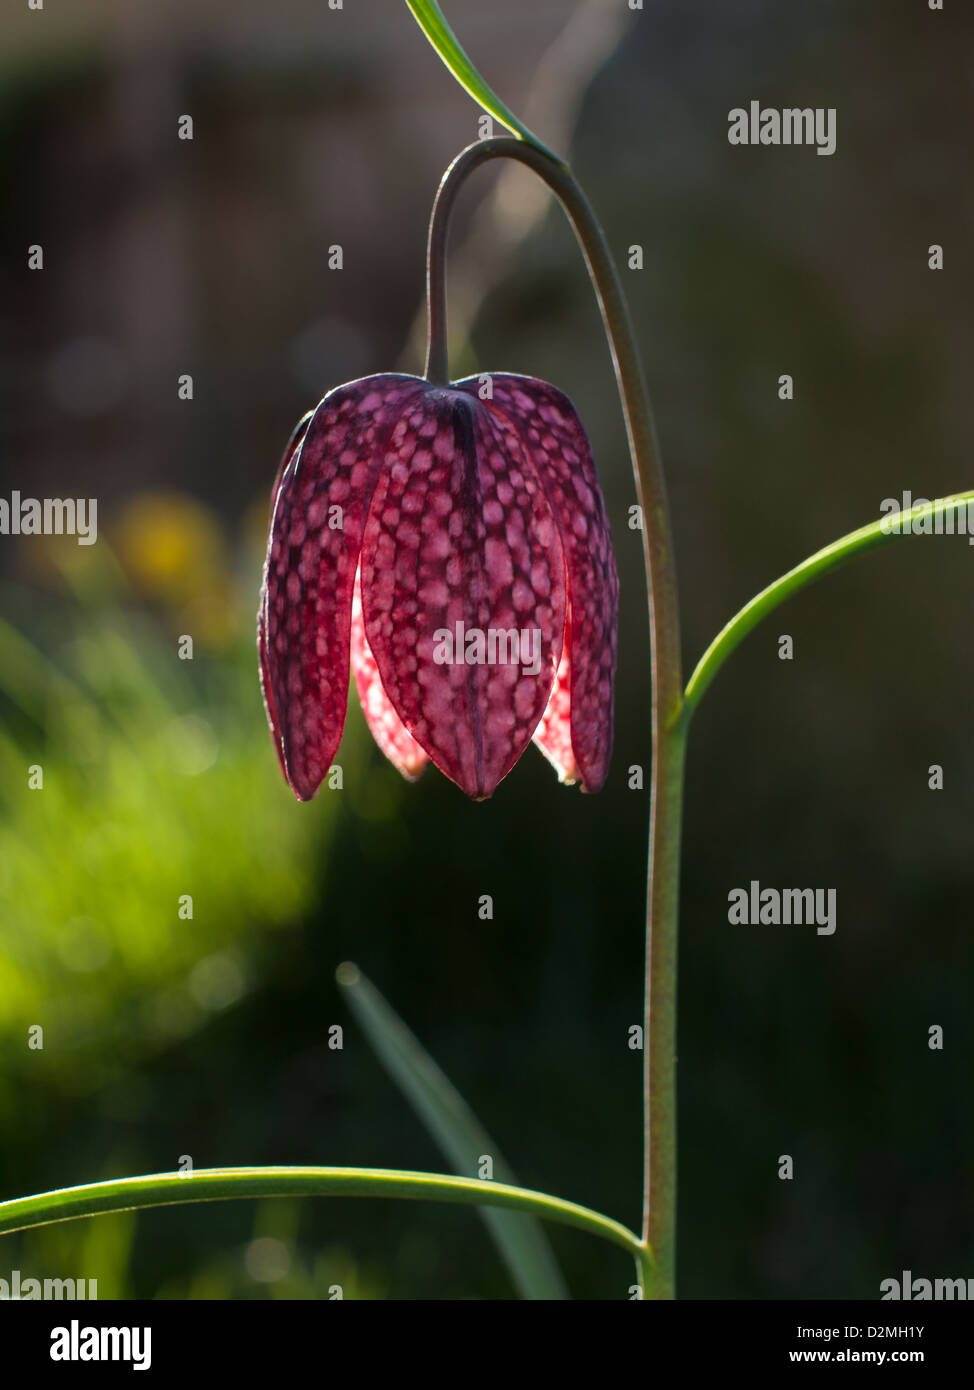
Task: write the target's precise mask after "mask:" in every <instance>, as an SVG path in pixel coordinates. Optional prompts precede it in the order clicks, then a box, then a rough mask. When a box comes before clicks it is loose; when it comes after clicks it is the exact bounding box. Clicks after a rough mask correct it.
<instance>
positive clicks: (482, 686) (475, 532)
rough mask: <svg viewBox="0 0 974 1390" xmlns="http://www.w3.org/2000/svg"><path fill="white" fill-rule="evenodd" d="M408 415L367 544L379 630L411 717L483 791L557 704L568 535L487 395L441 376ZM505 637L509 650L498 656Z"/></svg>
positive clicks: (368, 586) (392, 680)
mask: <svg viewBox="0 0 974 1390" xmlns="http://www.w3.org/2000/svg"><path fill="white" fill-rule="evenodd" d="M401 425H405V430H403V429H402V428H400V430H398V431H397V434H396V436H395V437H394V444H395V448H394V449H392V448H390V457H389V462H390V464H391V466H390V467H387V468H386V469H385V470H384V472H383V474H382V477H381V478H380V480H379V483H378V486H377V488H376V491H375V496H374V498H373V503H372V511H371V515H370V517H369V521H368V524H367V526H366V532H365V539H364V543H363V547H362V604H363V612H364V616H365V631H366V635H367V637H368V641H369V645H370V646H371V648H372V651H373V653H374V655H375V659H376V663H377V665H378V668H379V674H380V676H381V679H382V683H383V686H384V687H385V690H386V693H387V695H388V696H389V699H390V700H391V701H392V703H393V705H394V706H395V708H396V709H397V711H398V712H399V715H400V717H401V718H402V720H403V723H404V724H405V725H406V728H407V729H408V730H409V732H410V733H411V734H412V736H413V737H414V738H415V739H416V740H417V742H418V743H419V744H421V746H422V747H423V748H424V749H425V750H426V752H427V753H428V754H429V755H430V758H431V759H432V760H433V762H434V763H436V765H437V767H439V768H440V769H441V771H443V772H445V773H446V775H447V776H448V777H450V778H452V780H453V781H455V782H456V783H457V784H458V785H459V786H461V787H462V788H463V790H464V791H465V792H467V794H468V795H469V796H472V797H475V798H478V799H480V798H483V797H487V796H490V795H491V794H492V793H493V791H494V789H495V787H496V786H497V784H498V782H500V781H501V779H502V778H503V777H505V776H506V775H507V773H508V772H509V771H510V770H511V768H512V767H513V766H514V764H515V763H516V762H517V760H518V758H519V757H520V756H521V754H522V753H523V751H524V749H525V748H526V747H527V745H528V743H529V742H530V740H531V736H532V735H533V733H534V731H535V729H536V728H537V725H538V722H539V720H540V719H541V716H542V714H543V713H544V709H545V706H546V704H547V702H548V696H549V693H550V691H551V686H552V682H553V680H554V673H555V670H556V669H557V665H558V661H559V659H560V656H561V645H562V639H563V634H564V625H565V561H564V556H563V553H562V548H561V541H560V539H559V536H558V530H557V528H556V527H555V525H554V523H553V520H552V517H551V512H550V508H549V506H548V503H547V501H546V499H545V495H544V493H543V491H542V489H541V487H540V485H539V483H538V480H537V478H536V477H535V475H534V472H533V470H532V469H531V467H530V464H529V462H528V460H527V459H526V458H525V456H524V451H523V450H522V448H521V446H520V443H519V440H518V437H517V435H516V433H515V432H514V431H513V430H512V429H511V427H510V425H509V424H508V423H507V422H506V421H505V420H504V419H502V418H500V417H498V416H496V415H494V414H493V413H492V412H490V411H489V410H487V409H486V408H485V405H484V404H482V403H481V402H479V401H478V400H476V399H475V398H473V397H471V396H468V395H466V394H463V393H460V392H458V391H454V390H447V389H442V388H440V389H436V388H430V389H429V390H428V391H427V393H426V395H425V396H424V397H423V398H422V399H419V400H416V401H414V402H413V403H412V404H411V407H410V409H409V410H408V411H407V413H406V415H405V416H404V418H403V421H402V422H401ZM460 625H462V626H460ZM443 634H446V635H447V637H448V638H449V642H445V641H444V637H443ZM478 634H479V639H480V640H481V641H482V644H483V645H482V647H480V648H478V646H477V642H478ZM512 640H513V641H515V642H516V646H512V647H508V646H507V643H508V642H509V641H512ZM492 642H493V643H494V647H493V653H494V657H495V658H499V657H500V656H501V655H503V656H504V657H505V658H506V659H503V660H501V659H494V660H492V659H491V643H492ZM451 643H452V646H451V645H450V644H451ZM471 643H472V645H471ZM532 644H533V645H532ZM526 655H527V656H528V658H529V659H528V660H525V656H526ZM511 658H513V659H511Z"/></svg>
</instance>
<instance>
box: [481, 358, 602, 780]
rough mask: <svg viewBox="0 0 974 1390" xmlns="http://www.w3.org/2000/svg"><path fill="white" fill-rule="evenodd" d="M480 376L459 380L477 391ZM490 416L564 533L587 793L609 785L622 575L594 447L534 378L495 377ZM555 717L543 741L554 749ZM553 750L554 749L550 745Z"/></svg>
mask: <svg viewBox="0 0 974 1390" xmlns="http://www.w3.org/2000/svg"><path fill="white" fill-rule="evenodd" d="M478 382H479V378H471V379H469V380H468V381H465V382H459V383H458V384H457V385H458V389H461V390H466V391H469V392H473V391H474V390H475V389H476V388H477V385H478ZM491 382H492V390H493V399H492V402H491V403H490V406H491V409H492V411H493V413H494V414H495V415H496V414H497V413H499V412H500V413H503V415H504V416H505V417H506V418H507V419H508V420H509V421H510V422H511V424H512V426H513V427H514V429H515V430H516V431H517V434H518V436H519V438H520V441H521V443H522V445H523V446H524V449H525V452H526V453H527V455H528V457H529V459H530V461H531V463H532V465H533V467H534V470H535V473H536V474H537V476H538V478H539V479H540V480H541V483H542V486H543V487H544V490H545V494H546V496H547V499H548V502H549V505H550V506H551V510H552V514H553V516H554V518H555V521H556V523H557V526H558V530H559V533H560V535H561V540H562V545H563V547H564V553H565V565H566V570H567V586H568V602H569V610H570V616H571V640H570V643H569V644H568V665H569V672H568V686H569V722H570V727H571V746H572V750H573V753H574V759H575V763H576V764H577V771H578V773H579V774H580V776H581V780H582V783H583V785H584V788H585V790H586V791H593V792H594V791H598V790H599V789H600V788H601V787H602V786H603V784H604V782H605V779H606V776H607V774H608V770H609V758H610V755H611V752H612V716H613V699H614V687H615V670H616V644H617V631H618V611H619V578H618V574H617V572H616V565H615V555H614V552H613V549H612V536H611V534H610V531H609V522H608V517H607V516H606V511H605V502H604V501H603V498H602V489H601V488H600V486H599V480H598V476H597V474H596V471H595V464H594V462H593V459H592V451H591V447H590V445H589V442H588V439H587V437H586V434H585V430H584V428H583V427H582V423H581V421H580V420H579V418H578V416H577V414H576V413H575V408H574V406H573V405H572V403H571V401H570V400H569V399H568V397H567V396H565V395H564V394H563V393H562V392H561V391H559V390H557V389H556V388H555V387H554V386H549V385H548V383H547V382H544V381H538V380H536V379H535V378H533V377H522V376H511V375H507V374H502V373H498V374H496V375H493V376H492V377H491ZM553 736H554V727H553V721H546V727H545V729H544V730H543V731H542V739H543V740H546V741H547V742H548V744H549V746H550V740H551V738H552V737H553ZM545 751H546V752H549V747H548V746H546V747H545Z"/></svg>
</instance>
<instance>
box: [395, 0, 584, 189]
mask: <svg viewBox="0 0 974 1390" xmlns="http://www.w3.org/2000/svg"><path fill="white" fill-rule="evenodd" d="M406 4H407V5H408V6H409V8H410V9H411V10H412V12H413V16H414V18H415V20H416V23H417V24H418V25H419V27H420V28H421V29H422V31H423V33H424V34H425V35H426V37H427V38H428V39H429V41H430V43H431V44H432V46H433V48H434V49H435V50H436V52H437V53H438V54H439V56H440V58H441V59H442V60H443V62H444V63H445V64H446V66H447V67H448V68H449V69H450V71H451V72H452V73H453V76H454V77H455V78H456V80H457V81H458V82H459V83H460V86H461V87H462V88H463V89H464V91H465V92H469V94H470V95H471V96H472V97H473V99H474V101H475V102H477V103H478V105H480V106H482V107H483V108H484V110H485V111H487V112H489V113H490V115H491V116H493V117H494V119H495V120H498V121H500V123H501V125H503V126H506V127H507V129H508V130H509V131H510V132H511V133H512V134H513V135H516V136H517V137H518V139H519V140H525V141H527V143H528V144H529V145H533V146H534V147H535V149H536V150H540V151H541V153H542V154H546V155H549V156H550V157H551V158H552V159H554V160H557V162H558V163H559V164H561V165H562V166H564V162H565V161H564V160H563V159H559V158H558V156H557V155H556V154H554V153H553V152H552V151H551V150H549V149H548V146H547V145H545V144H543V143H542V142H541V141H540V140H539V139H538V137H537V136H536V135H535V134H534V132H533V131H531V130H528V128H527V126H526V125H524V124H523V123H522V122H521V121H519V120H518V118H517V117H516V116H515V114H514V112H513V111H511V110H510V108H509V107H507V106H505V105H504V103H503V102H502V101H501V99H500V97H499V96H497V95H496V93H495V92H493V91H492V90H491V88H490V87H489V86H488V85H487V83H486V82H485V81H484V79H483V78H482V77H481V75H480V73H479V72H478V71H477V69H476V68H475V67H474V65H473V63H472V62H471V61H470V59H469V58H468V57H467V55H466V53H464V51H463V49H462V48H461V47H460V45H459V43H458V42H457V39H456V35H455V34H454V32H453V30H452V29H451V28H450V26H449V24H447V22H446V19H445V18H444V17H443V12H442V11H441V9H440V7H439V5H437V4H436V3H435V0H406Z"/></svg>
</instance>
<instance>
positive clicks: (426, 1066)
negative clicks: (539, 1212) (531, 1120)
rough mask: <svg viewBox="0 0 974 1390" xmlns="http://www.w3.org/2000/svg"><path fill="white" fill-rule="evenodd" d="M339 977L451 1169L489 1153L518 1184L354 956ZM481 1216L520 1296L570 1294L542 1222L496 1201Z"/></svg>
mask: <svg viewBox="0 0 974 1390" xmlns="http://www.w3.org/2000/svg"><path fill="white" fill-rule="evenodd" d="M336 978H337V980H338V983H339V985H340V987H341V989H342V992H343V993H344V995H345V997H346V999H347V1000H348V1003H349V1007H350V1008H351V1010H352V1012H353V1013H354V1015H355V1017H356V1019H357V1020H358V1022H359V1023H360V1024H361V1025H362V1029H363V1031H364V1032H365V1035H366V1037H367V1038H368V1040H369V1042H370V1043H371V1044H372V1046H373V1048H374V1049H375V1051H376V1054H377V1055H378V1057H379V1059H380V1061H381V1062H382V1063H383V1065H384V1066H385V1068H386V1070H387V1071H388V1072H389V1074H390V1075H391V1076H392V1078H393V1080H394V1081H395V1082H396V1084H397V1085H398V1086H399V1088H400V1090H401V1091H402V1092H403V1094H404V1095H405V1096H406V1098H407V1099H408V1100H409V1102H410V1103H411V1105H412V1106H413V1109H414V1110H415V1111H416V1112H417V1114H418V1115H419V1117H420V1118H421V1119H422V1121H423V1123H424V1124H425V1125H426V1127H427V1129H428V1130H429V1131H430V1133H431V1134H432V1136H433V1138H434V1139H435V1140H436V1142H437V1143H438V1144H439V1146H440V1148H441V1149H442V1150H443V1152H444V1154H445V1155H446V1157H447V1158H448V1159H449V1161H450V1163H451V1164H452V1166H453V1168H454V1170H455V1171H456V1172H457V1173H458V1174H460V1175H461V1176H468V1177H469V1176H471V1175H473V1174H475V1173H476V1171H477V1167H478V1161H479V1159H480V1156H481V1155H482V1154H490V1155H491V1157H492V1158H493V1162H494V1178H495V1180H496V1181H498V1182H501V1183H504V1184H507V1185H509V1186H511V1187H516V1186H518V1182H517V1179H516V1178H515V1176H514V1174H513V1172H512V1171H511V1168H510V1166H509V1165H508V1164H507V1163H506V1162H505V1160H504V1159H503V1158H502V1156H501V1154H500V1152H499V1151H498V1148H497V1145H496V1144H495V1143H494V1141H493V1139H491V1137H490V1135H489V1134H488V1133H487V1131H486V1130H485V1129H484V1127H483V1125H481V1123H480V1121H479V1120H478V1119H477V1117H476V1116H475V1115H474V1113H473V1112H472V1110H471V1109H470V1107H469V1105H468V1104H467V1102H466V1101H465V1100H464V1099H463V1097H462V1096H461V1095H460V1093H459V1091H457V1089H456V1087H455V1086H454V1085H453V1084H452V1083H451V1082H450V1081H449V1080H448V1078H447V1077H446V1076H445V1075H444V1074H443V1072H442V1071H441V1070H440V1068H439V1067H438V1066H437V1065H436V1063H435V1062H434V1061H433V1059H432V1057H430V1056H429V1054H428V1053H427V1052H426V1051H425V1049H424V1048H423V1047H422V1045H421V1044H420V1042H419V1041H418V1040H417V1039H416V1038H415V1037H414V1036H413V1034H412V1033H411V1032H410V1031H409V1029H408V1028H407V1027H406V1025H405V1024H404V1023H403V1021H402V1019H401V1018H399V1016H398V1015H397V1014H396V1013H395V1012H394V1010H393V1009H392V1008H390V1006H389V1005H388V1004H387V1003H386V1001H385V999H383V997H382V995H381V994H380V993H379V991H378V990H377V989H376V988H375V986H374V985H373V984H372V983H371V982H370V981H369V980H367V979H366V978H365V976H364V975H363V974H362V973H361V971H360V970H359V969H358V967H357V966H356V965H353V964H351V962H346V963H345V964H344V965H340V966H339V968H338V971H337V974H336ZM480 1214H481V1216H482V1217H483V1219H484V1221H485V1222H486V1224H487V1227H488V1229H489V1231H490V1233H491V1235H492V1237H493V1239H494V1241H495V1243H496V1245H497V1248H498V1249H499V1251H500V1253H501V1257H502V1258H503V1260H504V1263H505V1264H506V1266H507V1268H508V1270H509V1271H510V1273H511V1277H512V1278H513V1280H514V1282H515V1283H516V1285H517V1287H518V1289H519V1291H520V1293H521V1295H522V1297H523V1298H527V1299H563V1298H568V1296H569V1294H568V1290H567V1288H566V1285H565V1281H564V1278H563V1277H562V1274H561V1270H560V1269H559V1268H558V1264H557V1262H556V1260H555V1257H554V1254H553V1252H552V1249H551V1246H550V1244H549V1243H548V1238H547V1236H546V1235H545V1233H544V1231H543V1229H542V1227H541V1224H540V1222H538V1221H537V1220H536V1219H535V1218H534V1217H531V1216H521V1215H518V1214H516V1213H514V1212H510V1211H503V1210H501V1209H499V1208H497V1207H482V1208H481V1209H480Z"/></svg>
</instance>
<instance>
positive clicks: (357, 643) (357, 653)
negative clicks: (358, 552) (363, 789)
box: [351, 570, 429, 782]
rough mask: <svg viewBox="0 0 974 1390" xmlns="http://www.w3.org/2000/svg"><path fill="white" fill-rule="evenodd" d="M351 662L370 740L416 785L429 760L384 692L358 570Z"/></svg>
mask: <svg viewBox="0 0 974 1390" xmlns="http://www.w3.org/2000/svg"><path fill="white" fill-rule="evenodd" d="M351 659H352V675H353V676H354V677H355V687H356V689H357V690H358V697H359V700H360V702H361V705H362V712H363V713H364V715H365V719H366V722H367V723H368V726H369V728H370V729H371V730H372V736H373V738H374V739H375V741H376V743H377V744H378V745H379V747H380V748H381V749H382V751H383V753H385V755H386V757H387V758H388V759H389V761H390V762H391V763H393V764H395V766H396V767H397V768H398V769H399V771H400V772H401V773H402V775H403V776H404V777H405V779H406V781H407V782H415V780H416V778H417V777H418V776H419V774H420V773H421V772H422V770H423V768H424V767H425V766H426V764H427V762H429V758H428V757H427V755H426V753H425V752H424V751H423V749H422V748H420V746H419V744H418V743H417V742H416V740H415V739H414V738H413V736H412V734H411V733H410V732H409V730H408V729H407V728H406V726H405V724H404V723H403V722H402V720H401V719H400V718H399V716H398V714H397V713H396V711H395V709H394V708H393V706H392V702H391V701H390V699H389V697H388V695H387V694H386V692H385V690H384V689H383V686H382V681H381V679H380V677H379V668H378V666H377V665H376V664H375V657H374V656H373V655H372V648H371V647H370V646H369V643H368V639H367V638H366V636H365V623H364V621H363V619H362V578H361V570H359V573H358V574H356V576H355V593H354V595H353V596H352V635H351Z"/></svg>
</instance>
